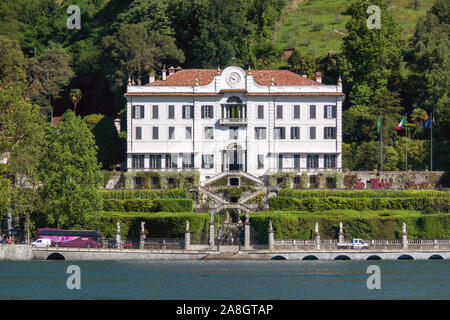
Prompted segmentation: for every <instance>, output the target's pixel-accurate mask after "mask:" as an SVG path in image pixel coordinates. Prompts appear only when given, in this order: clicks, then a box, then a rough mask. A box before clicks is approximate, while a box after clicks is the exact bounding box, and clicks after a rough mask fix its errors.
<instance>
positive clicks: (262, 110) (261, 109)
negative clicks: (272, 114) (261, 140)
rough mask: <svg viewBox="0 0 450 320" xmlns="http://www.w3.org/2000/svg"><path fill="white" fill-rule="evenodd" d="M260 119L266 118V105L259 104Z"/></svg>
mask: <svg viewBox="0 0 450 320" xmlns="http://www.w3.org/2000/svg"><path fill="white" fill-rule="evenodd" d="M258 119H264V106H263V105H259V106H258Z"/></svg>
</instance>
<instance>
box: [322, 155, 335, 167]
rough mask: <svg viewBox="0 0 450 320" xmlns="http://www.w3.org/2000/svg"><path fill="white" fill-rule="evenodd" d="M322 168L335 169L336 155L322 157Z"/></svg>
mask: <svg viewBox="0 0 450 320" xmlns="http://www.w3.org/2000/svg"><path fill="white" fill-rule="evenodd" d="M323 160H324V167H325V168H336V155H335V154H326V155H325V156H324V159H323Z"/></svg>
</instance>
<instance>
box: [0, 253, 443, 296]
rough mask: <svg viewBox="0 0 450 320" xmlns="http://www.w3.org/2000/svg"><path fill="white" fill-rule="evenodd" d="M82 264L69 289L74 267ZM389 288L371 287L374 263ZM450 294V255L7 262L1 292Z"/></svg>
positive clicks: (1, 269)
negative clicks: (359, 258)
mask: <svg viewBox="0 0 450 320" xmlns="http://www.w3.org/2000/svg"><path fill="white" fill-rule="evenodd" d="M70 265H77V266H79V267H80V270H81V289H80V290H69V289H67V286H66V282H67V278H68V277H69V276H70V274H67V273H66V269H67V267H68V266H70ZM369 265H377V266H379V267H380V270H381V289H380V290H369V289H368V288H367V285H366V283H367V278H368V277H369V276H370V274H367V273H366V271H367V267H368V266H369ZM380 298H381V299H450V261H248V262H247V261H125V262H88V261H72V262H68V261H33V262H10V261H1V262H0V299H380Z"/></svg>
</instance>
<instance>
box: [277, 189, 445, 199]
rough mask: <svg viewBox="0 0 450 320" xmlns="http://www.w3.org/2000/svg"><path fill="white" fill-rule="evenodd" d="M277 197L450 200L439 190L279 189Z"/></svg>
mask: <svg viewBox="0 0 450 320" xmlns="http://www.w3.org/2000/svg"><path fill="white" fill-rule="evenodd" d="M279 196H281V197H291V198H299V199H303V198H327V197H343V198H403V197H406V198H410V197H442V198H450V192H449V191H439V190H298V189H291V188H285V189H281V190H280V193H279Z"/></svg>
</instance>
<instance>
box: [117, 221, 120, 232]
mask: <svg viewBox="0 0 450 320" xmlns="http://www.w3.org/2000/svg"><path fill="white" fill-rule="evenodd" d="M117 233H120V222H119V221H117Z"/></svg>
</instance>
